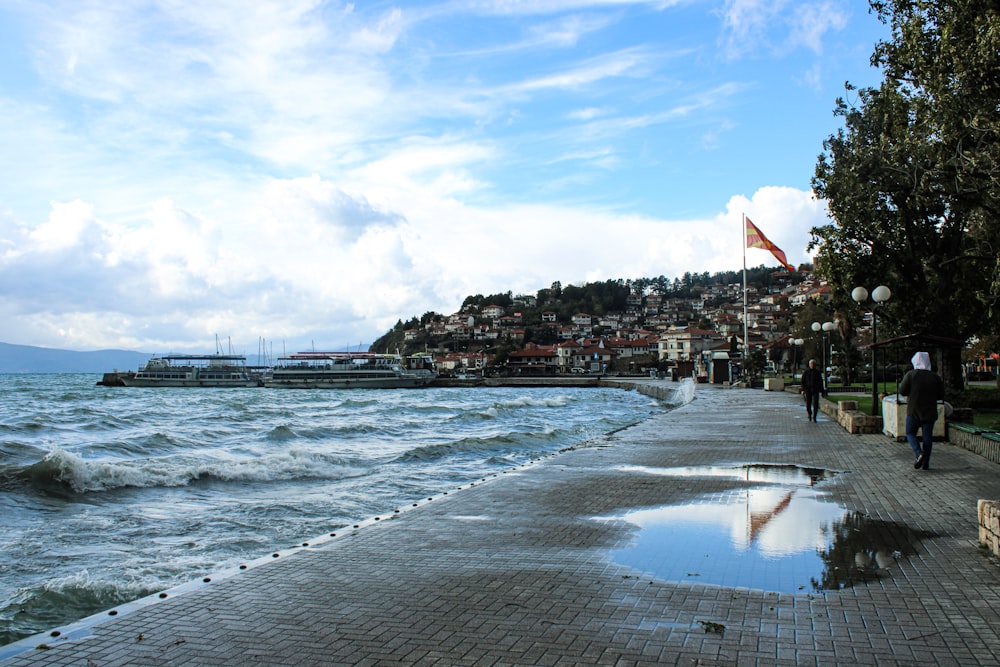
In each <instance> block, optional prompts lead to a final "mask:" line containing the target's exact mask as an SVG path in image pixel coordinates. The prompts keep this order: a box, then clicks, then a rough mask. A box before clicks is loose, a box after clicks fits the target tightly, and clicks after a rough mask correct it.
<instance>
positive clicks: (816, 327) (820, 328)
mask: <svg viewBox="0 0 1000 667" xmlns="http://www.w3.org/2000/svg"><path fill="white" fill-rule="evenodd" d="M836 327H837V325H836V324H834V323H833V322H823V323H822V324H821V323H819V322H813V323H812V326H811V327H810V328H811V329H812V330H813V331H815V332H816V333H818V334H819V347H820V357H821V358H822V361H823V391H826V334H827V332H828V331H833V330H834V329H835V328H836Z"/></svg>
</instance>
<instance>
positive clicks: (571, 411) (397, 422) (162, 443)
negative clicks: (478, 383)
mask: <svg viewBox="0 0 1000 667" xmlns="http://www.w3.org/2000/svg"><path fill="white" fill-rule="evenodd" d="M97 379H98V378H97V377H95V376H93V375H0V513H2V516H3V520H2V521H0V545H2V547H0V645H3V644H6V643H9V642H12V641H15V640H17V639H20V638H22V637H25V636H28V635H31V634H35V633H38V632H42V631H44V630H47V629H50V628H53V627H56V626H58V625H62V624H66V623H69V622H71V621H74V620H77V619H80V618H83V617H85V616H88V615H90V614H93V613H96V612H98V611H101V610H104V609H108V608H110V607H112V606H115V605H117V604H121V603H124V602H127V601H129V600H133V599H137V598H140V597H143V596H146V595H150V594H152V593H155V592H157V591H160V590H163V589H166V588H170V587H173V586H176V585H179V584H182V583H185V582H188V581H191V580H192V579H193V578H196V577H200V576H202V575H204V574H206V573H211V572H214V571H219V570H223V569H227V568H231V567H234V566H235V565H236V564H237V563H239V562H241V561H244V560H246V559H249V558H257V557H260V556H263V555H265V554H267V553H269V552H270V551H272V550H274V549H276V548H282V547H287V546H289V545H292V544H295V543H298V542H301V541H302V540H303V539H309V538H312V537H314V536H318V535H321V534H323V533H326V532H328V531H330V530H331V529H336V528H339V527H342V526H344V525H347V524H349V523H351V522H354V521H357V520H359V519H364V518H367V517H370V516H372V515H375V514H378V513H380V512H384V511H387V510H391V509H392V508H395V507H398V506H400V505H403V504H407V503H409V502H411V501H413V500H416V499H421V498H424V497H426V496H428V494H434V493H437V492H440V491H442V490H447V489H450V488H455V487H457V486H461V485H463V484H465V483H467V482H469V481H473V480H476V479H478V478H480V477H482V476H483V475H484V474H486V473H489V472H492V471H497V470H501V469H506V468H509V467H511V466H512V465H516V464H519V463H523V462H525V461H528V460H531V459H534V458H537V457H539V456H544V455H547V454H551V453H554V452H557V451H558V450H560V449H563V448H565V447H570V446H575V445H581V444H583V443H586V442H590V441H594V440H595V439H599V438H600V437H601V436H602V435H604V434H607V433H609V432H611V431H614V430H616V429H619V428H621V427H624V426H627V425H629V424H634V423H637V422H639V421H642V420H643V419H646V418H647V417H649V416H650V415H652V414H654V413H656V412H659V411H662V410H663V409H664V406H663V404H660V403H657V402H655V401H653V400H652V399H650V398H648V397H646V396H643V395H641V394H638V393H637V392H630V391H621V390H616V389H593V388H551V387H550V388H531V389H515V388H475V389H465V388H430V389H422V390H346V391H297V390H281V389H141V388H124V387H100V386H96V381H97ZM680 394H681V395H680V396H679V398H678V400H679V401H684V400H690V397H691V395H690V394H691V392H685V391H683V390H682V391H681V392H680ZM685 394H686V396H685Z"/></svg>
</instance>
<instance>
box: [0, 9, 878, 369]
mask: <svg viewBox="0 0 1000 667" xmlns="http://www.w3.org/2000/svg"><path fill="white" fill-rule="evenodd" d="M885 34H886V33H885V28H884V27H883V26H882V25H881V24H879V23H878V21H877V20H876V19H875V18H874V17H872V16H871V15H870V14H869V13H868V11H867V4H866V3H865V2H863V1H862V0H718V1H713V0H426V1H421V0H400V1H398V2H391V1H388V0H386V1H383V0H373V1H371V2H357V3H345V2H341V1H339V0H328V1H323V0H253V1H252V2H247V1H246V0H198V1H194V0H126V1H119V0H92V1H91V0H65V1H62V0H52V1H30V2H28V1H20V0H0V145H2V147H3V149H2V158H0V341H2V342H7V343H18V344H27V345H40V346H45V347H59V348H68V349H75V350H93V349H103V348H125V349H134V350H140V351H145V352H150V353H167V352H211V351H214V350H215V341H216V337H217V336H218V337H219V338H220V339H221V340H223V341H229V340H231V341H232V342H233V346H234V349H235V351H238V352H246V353H248V354H256V351H257V349H258V342H259V341H260V340H261V339H264V340H266V341H268V345H269V346H273V347H272V349H274V350H275V351H280V350H282V349H284V350H287V351H288V352H292V351H295V350H298V349H309V348H312V347H315V348H316V349H346V348H348V347H350V348H356V347H357V346H358V345H365V346H367V344H368V343H369V342H371V341H372V340H374V339H375V338H377V337H378V336H379V335H381V334H382V333H384V332H385V331H386V330H387V329H388V328H390V327H391V326H392V325H393V324H394V323H395V322H396V320H397V319H400V318H402V319H404V320H405V319H408V318H409V317H410V316H413V315H418V316H419V315H421V314H423V313H424V312H427V311H429V310H433V311H437V312H442V313H451V312H453V311H455V310H456V309H457V308H458V306H459V305H460V304H461V302H462V300H463V299H464V297H465V296H467V295H470V294H490V293H496V292H506V291H508V290H511V291H513V292H514V293H515V294H516V293H529V294H534V293H535V292H536V291H537V290H538V289H540V288H543V287H548V286H549V285H550V284H551V283H552V282H553V281H556V280H558V281H561V282H563V283H564V284H566V283H581V282H587V281H595V280H606V279H609V278H637V277H653V276H659V275H665V276H667V277H669V278H671V279H672V278H674V277H677V276H680V275H682V274H683V273H684V272H685V271H693V272H703V271H709V272H714V271H722V270H738V269H739V268H741V266H742V261H743V260H742V252H743V251H742V235H741V216H742V215H743V214H744V213H746V214H747V215H748V216H749V217H750V218H751V219H752V220H753V221H754V222H755V223H757V225H758V226H759V227H760V228H761V229H762V230H763V231H764V233H765V234H767V235H768V237H770V239H771V240H772V241H773V242H775V243H776V244H777V245H778V246H780V247H781V248H782V249H783V250H785V252H786V253H787V255H788V258H789V260H790V261H791V262H792V263H796V264H797V263H799V262H802V261H807V260H808V256H807V254H806V245H807V243H808V240H809V229H810V228H811V227H812V226H814V225H816V224H819V223H821V222H823V221H824V219H825V209H824V206H823V204H822V202H818V201H816V200H815V199H814V198H813V197H812V194H811V192H810V187H809V181H810V178H811V176H812V174H813V170H814V167H815V163H816V157H817V155H818V154H819V153H820V152H821V150H822V142H823V139H824V138H826V137H827V136H829V135H830V134H831V133H833V132H834V131H835V130H836V129H837V128H838V126H839V119H837V118H835V117H834V116H833V114H832V110H833V107H834V102H835V100H836V98H837V97H838V96H840V95H842V94H843V92H844V89H843V85H844V82H845V81H850V82H852V83H855V84H870V83H873V82H875V81H876V80H877V79H878V73H877V72H876V71H875V70H873V69H872V68H871V67H870V66H869V64H868V63H869V56H870V54H871V52H872V48H873V46H874V44H875V42H876V41H877V40H878V39H880V38H883V37H884V36H885ZM747 261H748V264H749V265H750V266H756V265H759V264H768V265H773V266H776V263H775V262H774V260H773V259H772V258H771V256H770V255H769V254H768V253H767V252H765V251H763V250H753V249H752V250H749V251H748V252H747Z"/></svg>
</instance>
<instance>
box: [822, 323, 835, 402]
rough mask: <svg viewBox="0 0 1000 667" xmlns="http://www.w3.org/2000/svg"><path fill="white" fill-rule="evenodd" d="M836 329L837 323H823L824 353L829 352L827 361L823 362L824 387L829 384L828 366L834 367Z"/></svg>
mask: <svg viewBox="0 0 1000 667" xmlns="http://www.w3.org/2000/svg"><path fill="white" fill-rule="evenodd" d="M836 328H837V323H836V322H823V340H824V348H823V353H824V354H826V352H827V351H829V355H826V356H825V357H824V359H825V361H824V362H823V386H826V383H827V376H826V369H827V366H828V365H833V332H834V330H835V329H836ZM827 334H829V337H827V336H826V335H827ZM829 389H830V388H829V387H827V390H829Z"/></svg>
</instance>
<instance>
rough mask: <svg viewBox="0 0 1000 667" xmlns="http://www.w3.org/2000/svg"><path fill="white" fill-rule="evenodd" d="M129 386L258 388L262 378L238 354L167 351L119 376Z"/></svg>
mask: <svg viewBox="0 0 1000 667" xmlns="http://www.w3.org/2000/svg"><path fill="white" fill-rule="evenodd" d="M118 380H119V381H120V382H121V384H123V385H125V386H126V387H258V386H260V384H261V380H260V379H258V378H256V377H254V376H253V375H251V373H250V369H249V368H248V367H247V360H246V357H245V356H243V355H238V354H168V355H164V356H162V357H153V358H152V359H150V360H149V361H148V362H146V365H145V366H143V367H142V368H140V369H139V371H138V372H136V373H134V374H132V373H128V374H121V375H120V376H119V378H118Z"/></svg>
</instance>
